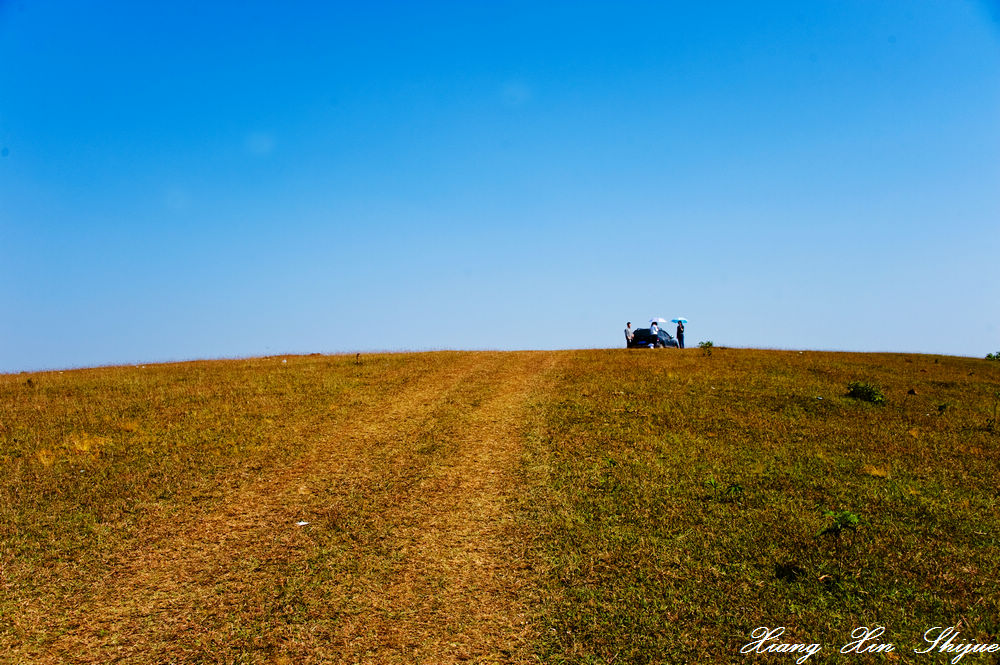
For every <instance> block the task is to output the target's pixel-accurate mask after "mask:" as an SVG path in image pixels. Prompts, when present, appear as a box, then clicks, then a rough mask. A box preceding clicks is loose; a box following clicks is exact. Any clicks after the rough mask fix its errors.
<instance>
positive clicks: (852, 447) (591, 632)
mask: <svg viewBox="0 0 1000 665" xmlns="http://www.w3.org/2000/svg"><path fill="white" fill-rule="evenodd" d="M851 381H863V382H867V383H869V384H873V385H876V386H878V387H880V388H881V389H882V391H883V392H884V395H885V398H886V401H885V403H884V404H874V403H869V402H866V401H864V400H860V399H855V398H851V397H848V396H847V385H848V384H849V383H850V382H851ZM998 391H1000V363H993V362H988V361H980V360H973V359H963V358H948V357H934V356H921V355H902V354H892V355H889V354H884V355H883V354H833V353H814V352H805V353H798V352H778V351H751V350H732V349H717V350H715V351H714V352H713V354H712V355H710V356H709V355H704V354H703V353H702V352H700V351H698V350H686V351H683V352H679V351H676V350H661V351H638V350H637V351H626V350H613V351H572V352H569V351H567V352H518V353H486V352H476V353H471V352H469V353H464V352H463V353H460V352H446V353H423V354H390V355H363V356H361V357H360V358H356V357H355V356H290V357H280V358H263V359H252V360H236V361H212V362H196V363H181V364H170V365H149V366H145V367H112V368H100V369H89V370H76V371H66V372H64V373H59V372H48V373H39V374H20V375H4V376H0V662H12V663H104V662H123V663H150V662H157V663H159V662H163V663H165V662H179V663H180V662H190V663H200V662H207V663H216V662H217V663H319V662H331V663H369V662H371V663H413V662H419V663H456V662H490V663H526V662H538V661H539V660H541V661H543V662H560V663H561V662H578V663H611V662H618V663H625V662H628V663H646V662H649V663H654V662H668V663H670V662H703V663H713V662H718V663H727V662H733V661H734V660H736V659H743V658H745V657H744V656H741V655H740V654H739V653H738V651H739V648H740V647H741V646H742V645H743V644H745V643H746V642H747V641H749V635H750V632H751V631H752V630H753V629H754V628H756V627H758V626H771V627H774V626H785V627H786V634H785V636H784V638H783V639H784V640H785V641H795V642H819V643H823V644H824V645H826V646H825V652H826V653H830V652H835V651H836V650H837V649H839V647H840V646H841V645H842V644H844V643H845V642H847V641H848V637H849V635H850V632H851V631H852V630H853V629H854V628H856V627H858V626H864V625H867V626H875V625H880V626H885V627H886V630H887V634H886V636H884V641H893V642H896V643H897V644H898V645H899V646H898V648H897V651H896V652H894V653H891V654H887V655H883V656H878V657H873V660H877V659H878V658H885V659H886V660H896V661H900V660H901V661H902V662H907V661H908V660H909V659H911V658H912V656H913V654H912V648H913V647H914V646H918V645H920V644H921V637H920V636H921V635H922V634H923V633H924V631H926V630H927V629H928V628H931V627H933V626H951V625H959V626H960V630H961V632H962V637H963V639H964V640H972V639H977V640H979V641H997V639H998V637H997V636H998V634H1000V619H998V617H1000V601H998V596H997V589H998V579H1000V553H998V551H997V549H996V545H997V540H998V535H1000V528H998V527H1000V517H998V505H1000V490H998V487H1000V484H998V483H997V476H998V473H997V472H998V467H1000V456H998V449H1000V424H998V423H997V413H996V411H997V408H998V400H1000V396H998ZM854 518H856V520H857V521H856V524H855V522H854ZM838 526H839V527H842V528H838ZM908 652H909V653H908ZM759 658H762V659H763V658H771V657H765V656H759ZM4 659H6V661H5V660H4ZM786 659H787V660H788V662H792V660H794V659H792V658H790V657H788V656H783V657H781V660H782V661H784V660H786ZM775 662H777V661H775Z"/></svg>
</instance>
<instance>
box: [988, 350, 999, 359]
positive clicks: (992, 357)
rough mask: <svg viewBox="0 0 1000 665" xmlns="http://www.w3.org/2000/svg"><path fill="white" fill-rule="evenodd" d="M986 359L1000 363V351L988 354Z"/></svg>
mask: <svg viewBox="0 0 1000 665" xmlns="http://www.w3.org/2000/svg"><path fill="white" fill-rule="evenodd" d="M986 359H987V360H998V361H1000V351H997V352H996V353H987V354H986Z"/></svg>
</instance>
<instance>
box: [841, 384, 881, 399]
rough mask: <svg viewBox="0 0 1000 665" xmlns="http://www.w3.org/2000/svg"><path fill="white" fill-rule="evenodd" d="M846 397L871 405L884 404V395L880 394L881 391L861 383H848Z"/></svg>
mask: <svg viewBox="0 0 1000 665" xmlns="http://www.w3.org/2000/svg"><path fill="white" fill-rule="evenodd" d="M847 396H848V397H853V398H854V399H860V400H863V401H865V402H871V403H872V404H885V395H884V394H883V393H882V389H881V388H879V387H878V386H876V385H873V384H871V383H865V382H863V381H851V382H850V383H848V384H847Z"/></svg>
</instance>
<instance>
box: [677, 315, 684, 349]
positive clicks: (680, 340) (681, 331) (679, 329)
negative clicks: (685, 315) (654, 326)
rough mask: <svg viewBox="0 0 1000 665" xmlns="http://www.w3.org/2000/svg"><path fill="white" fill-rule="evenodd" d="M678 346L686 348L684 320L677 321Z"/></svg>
mask: <svg viewBox="0 0 1000 665" xmlns="http://www.w3.org/2000/svg"><path fill="white" fill-rule="evenodd" d="M677 348H678V349H683V348H684V322H683V321H678V322H677Z"/></svg>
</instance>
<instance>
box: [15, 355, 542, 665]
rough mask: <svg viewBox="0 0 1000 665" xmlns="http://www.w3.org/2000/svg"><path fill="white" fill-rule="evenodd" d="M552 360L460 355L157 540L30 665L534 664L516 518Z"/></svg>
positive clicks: (120, 569) (85, 602)
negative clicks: (528, 428) (538, 397)
mask: <svg viewBox="0 0 1000 665" xmlns="http://www.w3.org/2000/svg"><path fill="white" fill-rule="evenodd" d="M553 362H554V356H552V355H551V354H548V355H546V354H540V353H535V354H531V353H522V354H487V353H476V354H461V355H458V356H456V357H455V358H454V360H449V362H447V363H445V364H444V365H443V366H442V367H440V368H437V369H436V371H434V372H433V373H431V374H429V375H427V376H425V377H423V378H421V379H420V380H419V381H416V382H414V383H413V384H412V385H410V386H408V387H407V388H406V389H404V390H403V391H402V392H400V393H399V394H396V395H392V396H386V399H384V400H376V401H375V402H373V403H372V404H370V405H368V406H367V407H366V408H365V409H363V411H362V412H361V413H359V414H357V416H356V417H354V418H352V419H351V420H350V421H349V422H348V423H346V424H343V425H340V426H337V427H335V428H334V430H333V431H332V432H329V433H326V434H321V435H320V436H318V437H317V441H316V445H315V446H314V448H313V449H312V450H311V451H309V452H308V453H306V454H305V455H304V456H303V457H302V458H301V459H300V460H299V461H297V462H296V463H294V464H293V465H291V466H290V467H289V468H287V469H283V470H276V472H275V474H274V476H273V477H271V478H270V479H267V480H265V481H261V482H258V483H254V484H252V485H250V486H249V487H246V488H244V489H242V490H240V491H239V492H237V493H236V494H235V495H234V496H232V497H231V499H230V500H229V501H227V502H226V503H225V504H224V505H223V506H222V507H221V508H220V509H217V510H215V511H213V512H211V513H209V514H202V515H192V516H190V517H189V518H188V519H185V520H184V522H182V523H177V524H174V525H168V526H167V527H164V529H165V532H166V533H167V534H168V535H166V536H162V537H159V538H158V540H157V541H156V542H155V544H154V545H152V546H150V547H146V548H143V549H141V550H140V551H137V552H135V553H134V556H132V557H131V558H130V559H129V560H127V561H122V562H119V563H118V565H116V566H114V567H113V569H112V573H111V574H109V575H108V576H107V577H106V578H105V579H104V580H103V581H102V583H101V584H100V585H98V587H97V588H95V589H94V592H93V594H92V595H91V596H90V597H89V598H84V599H81V603H80V605H79V607H77V608H76V609H75V610H74V611H73V612H71V613H70V615H69V620H68V621H67V622H66V632H65V634H63V635H62V636H61V637H60V638H59V639H57V640H56V641H55V643H52V644H47V645H44V646H43V647H42V648H41V649H40V650H35V649H32V650H31V651H32V652H33V654H32V655H33V657H32V660H33V661H35V662H82V663H86V662H112V661H117V662H137V663H138V662H167V661H174V662H296V663H298V662H434V663H449V662H459V661H463V660H470V659H471V660H476V661H480V662H524V661H527V660H528V659H529V643H530V639H531V637H530V629H529V627H528V626H527V623H526V620H525V618H524V617H525V613H526V612H525V608H524V607H523V602H522V601H521V600H520V595H519V591H520V589H522V588H523V585H524V584H525V579H524V578H525V576H524V571H523V564H522V563H520V559H519V555H518V550H517V548H516V547H514V548H512V547H511V543H510V538H511V536H512V534H513V533H514V527H513V526H512V523H511V522H510V520H508V518H507V517H506V515H507V512H506V506H507V501H508V500H509V498H510V492H511V488H510V483H511V482H512V479H513V478H514V477H515V476H514V469H515V467H516V466H517V464H518V462H519V459H520V458H519V455H520V449H521V443H522V439H523V413H524V407H525V404H526V402H527V400H528V399H529V398H530V396H531V392H532V390H533V388H534V386H535V385H536V383H537V381H536V380H537V378H538V377H540V376H541V375H543V374H544V372H545V371H546V370H547V369H548V368H549V367H550V366H551V364H552V363H553ZM299 519H305V520H306V521H310V522H312V524H311V525H310V526H309V527H306V528H295V527H294V526H292V525H293V523H294V522H295V521H298V520H299ZM314 529H315V530H314Z"/></svg>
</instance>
